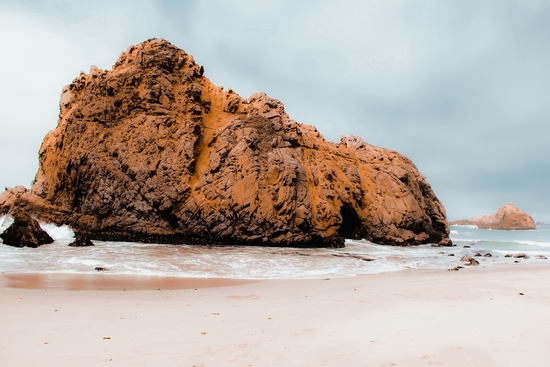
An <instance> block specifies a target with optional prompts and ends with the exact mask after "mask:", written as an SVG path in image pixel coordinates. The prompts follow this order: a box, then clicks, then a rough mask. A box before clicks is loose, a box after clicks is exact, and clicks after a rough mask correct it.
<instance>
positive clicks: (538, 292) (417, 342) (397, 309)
mask: <svg viewBox="0 0 550 367" xmlns="http://www.w3.org/2000/svg"><path fill="white" fill-rule="evenodd" d="M100 288H101V290H99V289H100ZM195 288H196V289H195ZM0 289H1V290H0V297H1V300H0V365H1V366H10V367H12V366H96V365H106V366H188V367H191V366H197V367H198V366H255V367H256V366H482V367H489V366H499V367H500V366H530V367H534V366H550V268H548V267H522V268H515V269H510V268H504V269H502V268H501V269H492V270H491V269H481V268H468V269H463V270H461V271H459V272H451V271H444V270H435V271H406V272H399V273H389V274H380V275H367V276H358V277H353V278H339V279H330V280H323V279H316V280H268V281H256V282H251V281H248V282H246V281H238V280H233V281H232V280H216V279H213V280H192V279H188V280H178V279H170V278H140V277H123V276H113V275H109V274H94V275H89V276H74V275H73V276H69V275H65V276H36V275H26V276H25V275H13V274H12V275H6V274H2V275H1V276H0ZM159 289H160V290H159ZM520 293H523V295H521V294H520Z"/></svg>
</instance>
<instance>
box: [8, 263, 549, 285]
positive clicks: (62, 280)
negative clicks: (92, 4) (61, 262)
mask: <svg viewBox="0 0 550 367" xmlns="http://www.w3.org/2000/svg"><path fill="white" fill-rule="evenodd" d="M461 264H462V263H461V262H457V265H461ZM530 269H549V270H550V262H548V261H544V260H541V261H540V262H523V263H519V264H514V263H495V264H491V265H488V266H486V265H478V266H464V267H463V268H462V269H460V270H459V271H451V269H450V268H443V267H441V268H439V267H437V268H436V267H433V268H428V267H421V268H408V269H400V270H392V271H381V272H378V273H367V274H353V275H339V276H325V277H311V278H306V277H304V278H230V277H228V278H196V277H175V276H161V275H145V274H117V273H109V272H108V271H107V272H97V273H91V274H90V273H46V272H44V273H40V272H31V273H20V272H14V273H6V272H2V273H0V288H12V289H52V290H53V289H65V290H76V291H86V290H97V291H101V290H104V291H130V290H132V291H134V290H135V291H140V290H143V291H147V290H182V289H195V288H197V289H198V288H219V287H231V286H240V285H245V284H252V283H259V282H272V281H282V282H284V281H317V280H331V279H332V280H334V279H353V278H361V277H366V278H369V277H376V276H384V275H390V274H396V275H397V276H401V275H403V276H415V275H418V274H439V273H447V272H449V273H458V272H460V273H468V272H473V273H482V272H507V271H522V270H530Z"/></svg>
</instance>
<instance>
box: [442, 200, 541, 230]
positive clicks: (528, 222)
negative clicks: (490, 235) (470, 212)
mask: <svg viewBox="0 0 550 367" xmlns="http://www.w3.org/2000/svg"><path fill="white" fill-rule="evenodd" d="M451 225H475V226H477V227H478V228H480V229H504V230H527V229H537V227H536V226H535V221H534V220H533V218H531V216H530V215H529V214H527V213H525V212H523V211H521V210H519V209H518V208H517V207H516V206H515V205H514V204H512V203H508V204H504V205H503V206H501V207H500V208H498V210H497V212H496V213H495V214H491V215H487V214H485V215H482V216H481V217H472V218H470V219H462V220H457V221H454V222H452V223H451Z"/></svg>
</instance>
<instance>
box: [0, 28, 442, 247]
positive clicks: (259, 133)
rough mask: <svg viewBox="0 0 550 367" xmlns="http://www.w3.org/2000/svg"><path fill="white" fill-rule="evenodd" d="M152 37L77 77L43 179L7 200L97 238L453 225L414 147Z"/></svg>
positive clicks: (44, 152) (313, 241)
mask: <svg viewBox="0 0 550 367" xmlns="http://www.w3.org/2000/svg"><path fill="white" fill-rule="evenodd" d="M203 73H204V69H203V67H201V66H200V65H198V64H196V63H195V61H194V59H193V56H191V55H189V54H186V53H185V52H184V51H183V50H181V49H178V48H177V47H175V46H173V45H172V44H170V43H169V42H167V41H165V40H162V39H150V40H147V41H145V42H143V43H141V44H138V45H136V46H131V47H130V48H128V49H127V50H126V51H125V52H123V53H122V54H121V56H120V57H119V59H118V60H117V62H116V63H115V65H114V66H113V69H112V70H110V71H108V70H101V69H99V68H97V67H94V66H93V67H92V68H91V70H90V72H89V73H88V74H85V73H82V74H81V75H80V76H79V77H78V78H76V79H75V80H74V81H73V82H72V83H71V84H70V85H68V86H66V87H64V88H63V93H62V95H61V101H60V118H59V123H58V126H57V128H56V129H55V130H53V131H51V132H50V133H49V134H48V135H47V136H46V137H45V139H44V142H43V144H42V147H41V148H40V152H39V157H40V158H39V159H40V166H39V170H38V173H37V175H36V178H35V181H34V183H33V186H32V189H31V190H25V189H24V188H22V187H17V188H15V189H8V190H7V191H6V192H5V193H3V194H2V195H0V209H1V211H2V212H3V213H12V214H13V213H17V212H26V213H29V214H31V215H32V216H33V217H36V218H38V219H40V220H43V221H46V222H53V223H56V224H68V225H69V226H71V227H72V228H73V229H74V230H75V231H76V232H78V233H82V235H83V236H86V237H87V238H90V239H98V240H126V241H144V242H161V243H189V244H216V243H219V244H257V245H266V246H296V247H317V246H335V247H340V246H343V244H344V241H343V239H344V238H352V239H359V238H366V239H368V240H370V241H372V242H375V243H380V244H389V245H411V244H412V245H414V244H421V243H428V242H430V243H439V242H440V241H442V240H445V239H447V238H448V234H449V226H448V223H447V219H446V214H445V209H444V207H443V205H442V204H441V203H440V202H439V200H438V199H437V197H436V196H435V194H434V193H433V191H432V189H431V187H430V184H429V183H428V182H427V181H426V180H425V177H424V176H423V175H422V174H421V173H419V172H418V170H417V168H416V167H415V165H414V164H413V163H412V162H411V161H410V160H409V159H408V158H406V157H405V156H403V155H401V154H399V153H397V152H395V151H391V150H388V149H384V148H380V147H376V146H372V145H370V144H367V143H365V142H364V141H363V140H362V139H361V138H359V137H354V136H348V137H342V138H341V141H340V142H339V143H332V142H328V141H326V140H325V139H324V138H323V137H322V136H321V134H320V133H319V132H318V131H317V129H316V128H315V127H313V126H309V125H305V124H301V123H297V122H296V121H294V120H292V119H290V117H289V116H288V115H287V113H286V112H285V109H284V106H283V104H282V103H281V102H280V101H278V100H276V99H273V98H270V97H268V96H267V95H266V94H264V93H257V94H253V95H252V96H250V97H249V98H247V99H245V98H242V97H240V96H239V95H238V94H236V93H235V92H234V91H232V90H231V89H229V90H224V89H223V88H222V87H218V86H216V85H214V84H213V83H212V82H210V80H208V79H207V78H206V77H205V76H204V75H203Z"/></svg>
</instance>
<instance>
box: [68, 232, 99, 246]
mask: <svg viewBox="0 0 550 367" xmlns="http://www.w3.org/2000/svg"><path fill="white" fill-rule="evenodd" d="M75 237H76V238H75V240H74V241H73V242H71V243H69V246H71V247H87V246H95V245H94V243H93V242H92V241H90V239H89V238H88V237H86V236H84V235H81V234H79V233H77V234H76V236H75Z"/></svg>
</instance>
